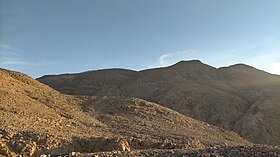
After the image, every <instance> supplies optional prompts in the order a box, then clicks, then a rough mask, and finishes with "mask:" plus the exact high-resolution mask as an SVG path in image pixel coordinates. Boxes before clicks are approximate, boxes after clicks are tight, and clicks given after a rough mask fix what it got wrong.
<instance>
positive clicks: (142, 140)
mask: <svg viewBox="0 0 280 157" xmlns="http://www.w3.org/2000/svg"><path fill="white" fill-rule="evenodd" d="M0 117H1V119H0V155H3V156H17V155H19V154H21V155H25V156H32V155H35V156H38V155H40V154H53V155H58V154H69V153H70V152H80V153H92V152H99V151H112V150H138V149H198V148H199V149H201V148H208V147H210V146H212V145H230V146H236V145H249V144H250V143H249V142H247V141H246V140H244V139H242V138H241V137H240V136H238V135H237V134H236V133H234V132H229V131H226V130H224V129H220V128H217V127H215V126H212V125H209V124H207V123H204V122H201V121H197V120H194V119H192V118H189V117H186V116H184V115H182V114H180V113H178V112H176V111H173V110H171V109H168V108H166V107H163V106H160V105H157V104H155V103H151V102H147V101H144V100H141V99H138V98H121V97H107V96H102V97H98V96H69V95H63V94H60V93H59V92H57V91H55V90H53V89H51V88H49V87H48V86H45V85H43V84H41V83H40V82H38V81H36V80H34V79H32V78H31V77H29V76H27V75H25V74H22V73H19V72H13V71H9V70H5V69H0Z"/></svg>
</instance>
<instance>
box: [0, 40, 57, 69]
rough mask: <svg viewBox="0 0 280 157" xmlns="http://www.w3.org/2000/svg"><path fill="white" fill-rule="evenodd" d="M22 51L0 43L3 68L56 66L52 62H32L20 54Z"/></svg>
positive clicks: (0, 59)
mask: <svg viewBox="0 0 280 157" xmlns="http://www.w3.org/2000/svg"><path fill="white" fill-rule="evenodd" d="M20 52H21V51H20V50H19V49H17V48H15V47H12V46H10V45H8V44H3V43H0V65H1V66H13V67H16V66H23V65H28V66H42V65H51V64H54V62H52V61H40V62H32V61H29V60H28V59H26V58H24V57H23V56H22V55H21V54H20Z"/></svg>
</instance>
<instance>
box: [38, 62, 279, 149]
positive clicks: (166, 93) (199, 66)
mask: <svg viewBox="0 0 280 157" xmlns="http://www.w3.org/2000/svg"><path fill="white" fill-rule="evenodd" d="M38 80H39V81H40V82H42V83H44V84H47V85H49V86H51V87H53V88H54V89H56V90H58V91H60V92H62V93H66V94H71V95H99V96H105V95H107V96H125V97H127V96H129V97H138V98H142V99H145V100H147V101H151V102H156V103H158V104H161V105H163V106H165V107H168V108H170V109H172V110H175V111H178V112H180V113H182V114H184V115H187V116H191V117H193V118H195V119H199V120H202V121H206V122H208V123H210V124H213V125H217V126H219V127H223V128H225V129H228V130H233V131H235V132H237V133H239V134H240V135H241V136H243V137H245V138H247V139H249V140H251V141H253V142H255V143H261V144H272V145H279V144H280V125H279V122H278V121H279V119H280V114H279V113H280V103H279V102H280V76H277V75H272V74H269V73H266V72H264V71H260V70H258V69H255V68H253V67H250V66H248V65H244V64H237V65H233V66H230V67H224V68H219V69H216V68H214V67H211V66H208V65H206V64H203V63H201V62H200V61H182V62H179V63H177V64H175V65H173V66H170V67H166V68H157V69H149V70H143V71H131V70H124V69H108V70H97V71H87V72H83V73H79V74H63V75H48V76H44V77H41V78H39V79H38Z"/></svg>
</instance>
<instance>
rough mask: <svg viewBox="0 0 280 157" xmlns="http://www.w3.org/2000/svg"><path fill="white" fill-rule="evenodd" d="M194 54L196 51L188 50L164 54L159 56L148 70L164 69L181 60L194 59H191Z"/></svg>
mask: <svg viewBox="0 0 280 157" xmlns="http://www.w3.org/2000/svg"><path fill="white" fill-rule="evenodd" d="M195 52H196V50H194V49H189V50H184V51H176V52H171V53H165V54H163V55H161V56H159V58H158V61H157V62H156V63H155V64H153V65H149V66H148V68H156V67H165V66H170V65H172V64H175V63H176V62H179V61H181V60H190V59H195V58H192V57H191V56H192V54H193V53H195Z"/></svg>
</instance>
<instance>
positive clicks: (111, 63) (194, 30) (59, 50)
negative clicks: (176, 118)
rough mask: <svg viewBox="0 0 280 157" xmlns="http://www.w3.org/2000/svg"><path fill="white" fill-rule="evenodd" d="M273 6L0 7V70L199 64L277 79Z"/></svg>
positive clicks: (279, 21) (123, 2) (88, 0)
mask: <svg viewBox="0 0 280 157" xmlns="http://www.w3.org/2000/svg"><path fill="white" fill-rule="evenodd" d="M279 43H280V1H278V0H270V1H265V0H247V1H242V0H235V1H223V0H213V1H211V2H210V1H207V0H198V1H197V0H192V1H185V0H177V1H171V0H153V1H148V0H143V1H131V0H120V1H114V0H108V1H102V0H84V1H75V0H61V1H55V0H48V1H40V2H39V1H36V0H26V1H20V0H9V1H7V0H0V68H6V69H11V70H16V71H20V72H24V73H26V74H28V75H30V76H32V77H34V78H36V77H40V76H42V75H46V74H60V73H75V72H82V71H87V70H96V69H107V68H125V69H132V70H143V69H147V68H156V67H164V66H169V65H172V64H175V63H176V62H178V61H181V60H200V61H202V62H203V63H205V64H208V65H210V66H213V67H216V68H218V67H223V66H229V65H233V64H238V63H243V64H247V65H250V66H254V67H255V68H258V69H260V70H264V71H267V72H270V73H273V74H280V44H279Z"/></svg>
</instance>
